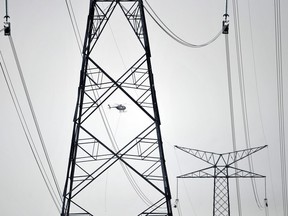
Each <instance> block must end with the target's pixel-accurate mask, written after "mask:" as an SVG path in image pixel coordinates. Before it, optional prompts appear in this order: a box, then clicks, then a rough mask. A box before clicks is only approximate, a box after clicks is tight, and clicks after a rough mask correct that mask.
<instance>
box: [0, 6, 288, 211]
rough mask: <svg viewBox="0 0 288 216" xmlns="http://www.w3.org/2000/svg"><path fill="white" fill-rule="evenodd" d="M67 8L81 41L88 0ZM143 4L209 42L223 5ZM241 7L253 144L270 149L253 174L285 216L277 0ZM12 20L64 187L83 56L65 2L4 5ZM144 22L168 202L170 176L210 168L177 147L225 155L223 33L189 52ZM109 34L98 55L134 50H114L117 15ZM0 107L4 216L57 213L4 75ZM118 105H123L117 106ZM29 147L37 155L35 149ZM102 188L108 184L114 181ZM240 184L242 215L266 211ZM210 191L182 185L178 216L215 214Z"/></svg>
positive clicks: (197, 182) (285, 46) (200, 184)
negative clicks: (258, 176)
mask: <svg viewBox="0 0 288 216" xmlns="http://www.w3.org/2000/svg"><path fill="white" fill-rule="evenodd" d="M71 2H72V4H73V6H74V10H75V14H76V17H77V20H78V22H79V23H78V24H79V29H80V33H81V34H82V36H83V34H84V30H85V25H86V17H87V8H88V5H89V1H88V0H86V1H79V0H71ZM148 2H149V3H150V5H151V6H152V7H153V9H154V10H155V11H156V13H157V14H158V15H159V17H161V18H162V20H163V21H164V22H165V23H166V25H168V26H169V27H170V28H171V29H172V30H173V31H174V32H175V33H176V34H178V35H179V36H180V37H182V38H184V39H185V40H187V41H189V42H191V43H196V44H197V43H202V42H206V41H208V40H209V39H211V38H212V37H213V36H215V35H216V33H217V32H218V31H219V30H220V28H221V24H222V20H223V17H222V15H223V14H224V8H225V1H224V0H217V1H215V0H201V1H200V0H182V1H180V2H179V1H178V2H175V1H172V0H165V1H164V0H158V1H152V0H148ZM238 3H239V14H240V28H241V37H242V41H241V42H242V53H243V64H244V74H245V84H246V96H247V109H248V118H249V123H250V137H251V145H252V146H253V147H256V146H262V145H266V144H267V145H269V147H268V149H264V150H262V151H261V152H258V153H257V154H255V157H254V168H255V172H256V173H259V174H263V175H265V176H267V198H268V201H269V213H270V215H271V216H282V215H283V212H282V197H281V179H280V159H279V138H278V120H277V89H276V64H275V39H274V9H273V7H274V1H273V0H262V1H261V2H259V1H255V0H242V1H239V2H238ZM281 4H282V11H281V13H282V24H283V26H282V39H283V41H282V50H283V73H284V77H283V82H284V100H285V101H284V102H285V104H284V105H285V107H288V104H287V102H288V95H287V91H288V86H287V85H286V84H287V83H288V76H287V70H288V65H287V58H288V52H287V50H288V42H287V38H288V37H287V36H288V26H287V25H288V23H287V20H288V11H287V10H288V4H287V1H281ZM231 6H232V2H231V1H229V11H228V12H229V14H230V35H229V37H230V48H231V50H230V52H231V67H232V79H233V91H234V95H233V97H234V102H235V103H234V106H235V126H236V135H237V148H238V149H244V148H246V147H245V142H244V141H245V140H244V133H243V124H242V115H241V107H240V93H239V85H238V75H237V64H236V54H235V40H234V23H233V12H232V7H231ZM4 15H5V13H4V1H2V2H1V7H0V17H1V16H2V17H3V16H4ZM9 15H10V17H11V19H10V22H11V27H12V37H13V40H14V43H15V46H16V49H17V52H18V57H19V59H20V62H21V65H22V69H23V73H24V76H25V79H26V82H27V86H28V90H29V93H30V96H31V99H32V102H33V105H34V109H35V112H36V115H37V117H38V120H39V124H40V127H41V130H42V133H43V137H44V140H45V142H46V145H47V149H48V152H49V154H50V158H51V161H52V164H53V165H54V169H55V172H56V176H57V178H58V181H59V184H60V187H61V189H63V185H64V181H65V177H66V170H67V160H68V154H69V150H70V139H71V134H72V126H73V123H72V119H73V113H74V109H75V102H76V96H77V95H76V94H77V87H78V79H79V70H80V66H81V56H80V54H79V50H78V47H77V43H76V40H75V37H74V34H73V30H72V25H71V22H70V20H69V16H68V12H67V8H66V5H65V1H64V0H61V1H59V0H49V1H37V0H22V1H16V0H10V1H9ZM118 15H119V14H117V16H118ZM3 21H4V19H3ZM147 25H148V33H149V39H150V46H151V52H152V67H153V73H154V78H155V85H156V91H157V97H158V104H159V110H160V117H161V121H162V125H161V129H162V136H163V141H164V148H165V155H166V162H167V169H168V173H169V178H170V179H169V181H170V186H171V192H172V195H173V198H172V202H174V200H175V198H176V176H179V175H181V174H184V173H187V172H191V171H195V170H198V169H200V168H204V167H206V166H207V165H206V164H204V163H202V162H200V161H198V160H197V159H196V158H193V157H192V156H189V155H187V154H185V153H184V152H181V151H179V150H175V148H174V147H173V146H174V145H179V146H185V147H189V148H196V149H202V150H207V151H215V152H218V153H222V152H227V151H232V139H231V129H230V116H229V100H228V87H227V71H226V56H225V43H224V36H223V35H222V36H220V38H218V39H217V41H215V42H214V43H213V44H211V45H209V46H208V47H204V48H200V49H191V48H187V47H184V46H182V45H180V44H178V43H177V42H175V41H173V40H172V39H170V38H169V37H168V36H167V35H166V34H165V33H164V32H163V31H162V30H161V29H159V28H158V26H157V25H156V24H155V23H154V22H153V20H152V19H151V18H150V17H149V16H148V15H147ZM107 28H109V29H110V30H109V31H110V33H111V32H112V33H113V35H114V38H113V40H111V41H112V42H111V43H110V44H108V47H107V48H106V51H103V53H105V52H107V50H115V53H114V54H115V55H121V51H119V50H118V48H119V47H120V49H121V46H122V47H124V50H125V49H129V51H130V52H133V46H132V47H131V45H129V43H126V44H124V45H120V41H121V38H122V35H121V34H122V33H123V29H122V28H121V26H119V23H117V18H116V19H114V22H112V23H111V25H110V26H109V27H107ZM125 30H126V29H125ZM128 30H130V29H128ZM109 31H108V32H109ZM2 33H3V32H1V35H0V50H1V52H2V54H3V57H4V59H5V62H6V64H7V67H8V70H9V73H10V76H11V78H12V80H13V83H14V86H15V90H16V92H17V94H18V97H19V98H21V99H20V102H21V103H22V105H23V109H24V111H25V114H26V115H27V119H29V120H28V121H29V123H30V124H31V128H33V124H32V121H31V116H29V112H28V109H27V102H26V101H25V99H24V91H23V88H22V87H21V83H20V79H19V75H18V72H17V68H16V64H15V61H14V59H13V55H12V52H11V47H10V44H9V40H8V38H7V37H4V35H3V34H2ZM118 35H120V36H119V38H117V37H118ZM122 39H123V38H122ZM253 52H254V57H253ZM123 53H124V51H123ZM118 58H121V56H120V57H119V56H118ZM1 63H2V60H1ZM125 66H126V65H125V60H124V62H122V65H121V66H120V67H122V68H123V67H124V68H125ZM127 67H128V65H127ZM0 101H1V107H0V119H1V126H0V136H1V142H0V147H1V157H0V170H1V178H0V191H1V193H0V210H1V215H5V216H6V215H7V216H14V215H24V216H34V215H35V216H36V215H37V216H38V215H41V216H46V215H47V216H49V215H57V214H58V213H57V209H56V208H55V207H54V204H53V202H52V200H51V198H50V195H49V193H48V191H47V189H46V187H45V185H44V182H43V180H42V178H41V176H40V173H39V171H38V169H37V166H36V163H35V161H34V159H33V157H32V154H31V151H30V149H29V145H28V143H27V141H26V138H25V135H24V133H23V131H22V128H21V125H20V122H19V120H18V117H17V114H16V111H15V109H14V107H13V103H12V100H11V98H10V95H9V92H8V88H7V86H6V84H5V80H4V77H3V75H2V74H1V75H0ZM115 103H122V102H121V101H115ZM25 107H26V108H25ZM128 114H129V104H128V105H127V112H126V113H117V114H116V115H117V116H115V118H117V124H115V125H116V126H115V127H117V125H118V123H119V124H121V119H123V115H128ZM114 115H115V114H114ZM286 116H287V115H286ZM287 120H288V119H287V117H286V119H285V121H286V131H285V132H286V136H287V135H288V130H287V129H288V125H287ZM115 121H116V120H115ZM116 130H118V128H115V133H116ZM119 131H120V130H119ZM119 131H118V132H119ZM35 135H36V134H35ZM35 139H36V138H35ZM36 145H37V146H38V147H39V149H40V143H39V142H38V143H37V144H36ZM39 151H40V150H39ZM239 167H240V168H243V169H248V165H247V163H246V162H243V163H240V164H239ZM108 182H109V183H110V184H115V183H114V182H113V179H110V180H109V181H108ZM230 184H231V189H230V192H231V208H232V209H231V211H232V214H231V215H237V203H236V193H235V186H234V185H235V181H234V180H231V183H230ZM257 186H258V193H259V197H260V199H261V200H263V199H264V192H265V188H264V180H258V181H257ZM111 187H112V186H111ZM240 188H241V200H242V212H243V215H245V216H250V215H251V216H252V215H253V216H262V215H265V211H264V210H263V209H262V210H261V209H259V208H258V207H257V205H256V203H255V201H254V197H253V192H252V187H251V183H250V181H249V180H244V179H240ZM212 189H213V180H212V179H211V180H208V179H185V180H183V179H182V180H180V182H179V200H180V203H181V210H182V213H183V215H184V216H185V215H193V216H201V215H212V195H213V191H212ZM107 205H108V204H107ZM108 208H117V206H116V207H115V206H109V205H108ZM174 210H175V211H174V213H175V215H178V212H177V210H176V209H174ZM107 215H109V214H108V213H107Z"/></svg>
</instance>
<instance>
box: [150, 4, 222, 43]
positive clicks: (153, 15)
mask: <svg viewBox="0 0 288 216" xmlns="http://www.w3.org/2000/svg"><path fill="white" fill-rule="evenodd" d="M145 2H146V4H147V5H148V8H149V9H150V10H151V12H152V13H151V12H150V11H149V10H148V9H147V8H146V7H145V6H144V9H145V10H146V12H147V13H148V14H149V15H150V17H151V18H152V19H153V20H154V22H155V23H156V24H157V25H158V26H159V27H160V28H161V29H162V30H163V31H164V32H165V33H166V34H167V35H168V36H169V37H171V38H172V39H173V40H175V41H176V42H178V43H180V44H182V45H184V46H187V47H190V48H201V47H205V46H208V45H210V44H211V43H213V42H214V41H215V40H216V39H217V38H219V37H220V35H221V34H222V30H223V29H222V28H221V30H220V31H219V32H218V33H217V34H216V36H215V37H213V38H212V39H210V40H209V41H207V42H205V43H203V44H192V43H189V42H187V41H185V40H183V39H182V38H180V37H179V36H177V35H176V34H175V33H174V32H173V31H172V30H171V29H170V28H169V27H168V26H167V25H166V24H165V23H164V22H163V21H162V20H161V19H160V18H159V16H158V15H157V14H156V12H155V11H154V10H153V8H152V7H151V6H150V4H149V3H148V2H147V1H146V0H145Z"/></svg>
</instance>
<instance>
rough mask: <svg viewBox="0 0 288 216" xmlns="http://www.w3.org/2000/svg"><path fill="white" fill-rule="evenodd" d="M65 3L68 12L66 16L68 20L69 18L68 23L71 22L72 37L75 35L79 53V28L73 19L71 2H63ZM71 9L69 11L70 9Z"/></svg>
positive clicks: (66, 0) (74, 18)
mask: <svg viewBox="0 0 288 216" xmlns="http://www.w3.org/2000/svg"><path fill="white" fill-rule="evenodd" d="M65 3H66V7H67V11H68V14H69V18H70V21H71V24H72V28H73V32H74V35H75V38H76V42H77V45H78V49H79V51H80V53H82V52H81V49H82V48H81V47H82V46H81V36H80V32H79V28H78V25H77V22H76V17H75V13H74V10H73V7H72V3H71V0H65ZM70 8H71V9H70Z"/></svg>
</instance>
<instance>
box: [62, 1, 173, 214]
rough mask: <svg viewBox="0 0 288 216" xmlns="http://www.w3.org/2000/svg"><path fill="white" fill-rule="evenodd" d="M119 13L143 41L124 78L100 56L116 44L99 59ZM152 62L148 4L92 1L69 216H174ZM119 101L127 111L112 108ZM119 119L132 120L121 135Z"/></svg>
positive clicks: (66, 198) (65, 209)
mask: <svg viewBox="0 0 288 216" xmlns="http://www.w3.org/2000/svg"><path fill="white" fill-rule="evenodd" d="M117 9H120V10H119V11H120V12H121V13H122V14H123V15H124V18H125V19H126V20H127V24H128V25H127V26H128V28H129V29H130V30H132V33H133V32H134V35H135V36H136V41H138V49H137V52H135V53H134V52H133V53H131V55H134V57H133V59H134V60H133V61H132V64H131V66H130V67H129V69H128V70H126V71H123V72H119V68H117V67H116V69H115V70H113V69H112V67H107V68H109V69H104V66H103V67H102V66H100V64H101V63H99V61H98V57H100V56H101V57H102V56H103V55H105V54H106V55H107V54H109V46H107V49H105V51H104V53H100V54H99V53H97V45H98V43H99V41H100V40H99V39H100V38H101V37H100V36H101V35H102V33H103V32H104V30H105V27H106V25H107V23H108V22H109V21H110V18H111V16H112V15H113V12H115V10H117ZM101 42H103V41H101ZM102 44H103V43H102ZM108 45H109V44H108ZM139 50H141V51H140V52H139ZM108 56H109V55H108ZM150 57H151V54H150V47H149V40H148V33H147V27H146V21H145V14H144V7H143V2H142V0H116V1H115V0H90V8H89V15H88V19H87V27H86V34H85V40H84V45H83V59H82V67H81V72H80V82H79V88H78V98H77V105H76V109H75V116H74V127H73V135H72V141H71V150H70V156H69V163H68V170H67V177H66V182H65V187H64V192H63V205H62V213H61V215H62V216H68V215H104V214H106V213H107V212H108V215H109V214H110V215H157V216H160V215H163V216H164V215H168V216H172V208H171V203H170V199H171V194H170V187H169V182H168V175H167V170H166V165H165V159H164V151H163V144H162V138H161V131H160V118H159V111H158V106H157V99H156V93H155V88H154V80H153V74H152V67H151V61H150ZM110 61H111V63H110V65H113V66H114V65H115V63H114V62H113V59H110ZM119 99H120V100H123V101H125V102H127V103H128V105H126V106H127V112H126V113H118V112H117V110H116V109H113V110H112V109H109V108H108V106H109V107H110V108H111V106H110V105H109V104H113V103H115V100H119ZM126 106H123V105H122V104H121V109H122V111H123V109H126ZM107 108H108V109H107ZM115 112H116V114H115ZM106 113H108V114H106ZM122 114H123V115H122ZM115 115H121V118H125V121H124V120H123V122H120V123H122V124H120V123H119V121H118V123H117V124H115V127H116V128H117V129H118V130H117V134H119V136H117V137H115V133H113V132H112V129H111V128H112V127H111V125H110V124H109V120H111V119H113V116H114V118H115ZM118 118H120V117H119V116H118ZM118 137H119V138H118ZM111 179H112V180H111ZM110 181H113V185H114V186H109V184H107V182H110Z"/></svg>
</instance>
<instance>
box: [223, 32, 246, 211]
mask: <svg viewBox="0 0 288 216" xmlns="http://www.w3.org/2000/svg"><path fill="white" fill-rule="evenodd" d="M225 45H226V61H227V76H228V91H229V107H230V118H231V134H232V144H233V151H236V150H237V146H236V135H235V120H234V108H233V92H232V79H231V65H230V51H229V38H228V34H226V35H225ZM235 168H236V169H237V168H238V164H237V162H236V163H235ZM236 191H237V203H238V213H239V216H242V208H241V196H240V185H239V179H238V178H236Z"/></svg>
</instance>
